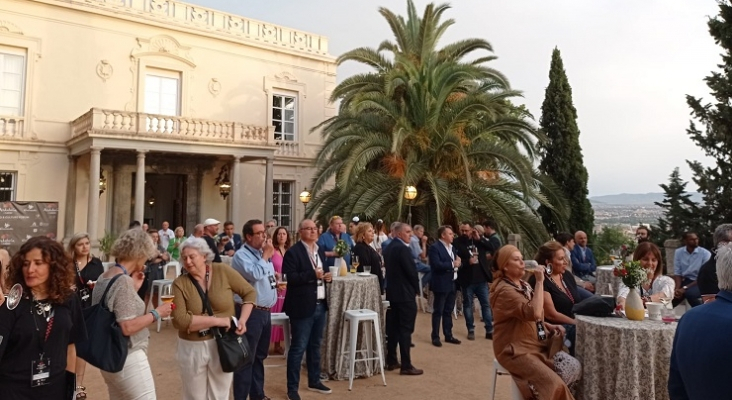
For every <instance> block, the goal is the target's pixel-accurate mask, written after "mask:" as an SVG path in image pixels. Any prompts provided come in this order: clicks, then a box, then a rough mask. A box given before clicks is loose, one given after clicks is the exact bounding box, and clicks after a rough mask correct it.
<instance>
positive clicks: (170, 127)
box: [0, 108, 274, 145]
mask: <svg viewBox="0 0 732 400" xmlns="http://www.w3.org/2000/svg"><path fill="white" fill-rule="evenodd" d="M0 121H1V120H0ZM273 131H274V129H273V127H265V126H252V125H245V124H242V123H239V122H230V121H214V120H207V119H201V118H189V117H179V116H169V115H157V114H147V113H135V112H128V111H116V110H105V109H100V108H92V109H91V110H89V111H88V112H87V113H85V114H84V115H82V116H80V117H79V118H77V119H75V120H74V121H72V122H71V137H72V138H74V137H77V136H79V135H83V134H88V135H97V136H121V137H132V138H140V137H145V138H156V139H173V140H180V141H186V142H190V141H197V142H212V143H222V142H223V143H231V144H248V145H268V144H274V132H273ZM0 132H1V131H0Z"/></svg>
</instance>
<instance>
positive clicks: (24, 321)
mask: <svg viewBox="0 0 732 400" xmlns="http://www.w3.org/2000/svg"><path fill="white" fill-rule="evenodd" d="M32 308H34V306H33V303H32V301H31V300H30V299H29V298H27V297H26V298H23V299H22V300H21V301H20V303H19V304H18V306H17V307H16V308H15V309H14V310H10V309H8V307H6V306H5V305H3V306H2V307H0V337H1V338H2V339H0V393H2V395H1V396H0V397H2V399H3V400H27V399H49V400H61V399H63V398H64V392H65V386H66V374H65V372H64V371H65V370H66V351H67V349H68V345H69V344H73V343H78V342H82V341H84V340H86V338H87V333H86V326H85V325H84V317H83V315H82V312H81V305H80V303H79V299H78V297H77V296H76V295H74V294H72V295H70V296H69V298H68V299H67V300H66V301H65V302H64V303H63V304H58V305H54V306H53V315H54V316H53V325H52V327H51V332H50V333H49V336H48V341H47V342H46V343H45V345H44V347H43V349H41V347H40V343H39V341H38V339H39V336H38V335H39V334H40V335H43V336H44V337H45V332H46V327H47V322H46V319H45V318H43V317H42V316H41V315H38V314H37V313H36V312H35V310H32ZM32 311H33V312H32ZM34 320H35V322H34ZM36 327H38V331H36ZM40 353H44V357H46V358H50V360H51V370H50V377H49V383H48V384H47V385H43V386H38V387H34V388H32V387H31V386H30V380H31V362H32V361H37V360H38V359H39V357H40Z"/></svg>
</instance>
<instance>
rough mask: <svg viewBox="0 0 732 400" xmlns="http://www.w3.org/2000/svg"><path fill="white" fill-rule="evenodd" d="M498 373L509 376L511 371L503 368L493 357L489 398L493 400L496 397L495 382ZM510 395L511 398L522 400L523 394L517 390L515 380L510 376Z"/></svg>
mask: <svg viewBox="0 0 732 400" xmlns="http://www.w3.org/2000/svg"><path fill="white" fill-rule="evenodd" d="M498 375H508V376H511V373H510V372H508V371H507V370H506V368H503V367H502V366H501V364H499V363H498V360H496V359H495V358H494V359H493V394H492V395H491V400H495V398H496V383H497V382H498ZM511 397H512V399H513V400H523V398H524V397H523V396H521V392H520V391H519V388H518V386H516V382H515V381H514V380H513V378H511Z"/></svg>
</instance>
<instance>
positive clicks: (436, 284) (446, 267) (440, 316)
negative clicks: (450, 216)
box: [427, 226, 461, 347]
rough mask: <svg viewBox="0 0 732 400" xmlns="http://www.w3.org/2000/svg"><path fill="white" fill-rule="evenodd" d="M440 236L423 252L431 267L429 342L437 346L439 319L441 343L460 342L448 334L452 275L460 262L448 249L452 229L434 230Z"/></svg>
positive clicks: (453, 300)
mask: <svg viewBox="0 0 732 400" xmlns="http://www.w3.org/2000/svg"><path fill="white" fill-rule="evenodd" d="M437 236H438V237H439V238H440V239H439V240H438V241H436V242H435V243H434V244H432V246H430V248H429V249H428V251H427V257H428V258H429V260H430V268H431V269H432V278H431V280H430V288H431V289H432V295H433V299H434V300H433V304H432V308H433V311H432V344H433V345H435V346H437V347H441V346H442V342H440V320H442V333H443V334H444V335H445V342H447V343H452V344H460V340H458V339H456V338H455V337H454V336H453V335H452V315H450V314H452V309H453V308H454V307H455V278H456V272H455V270H456V268H459V267H460V265H461V262H460V257H457V256H456V255H455V253H454V250H453V248H452V240H453V232H452V228H450V227H449V226H441V227H440V228H439V229H437Z"/></svg>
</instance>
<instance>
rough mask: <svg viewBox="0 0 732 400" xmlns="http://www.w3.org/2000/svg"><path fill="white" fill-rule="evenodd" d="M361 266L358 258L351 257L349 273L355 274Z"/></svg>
mask: <svg viewBox="0 0 732 400" xmlns="http://www.w3.org/2000/svg"><path fill="white" fill-rule="evenodd" d="M359 265H361V263H360V262H359V261H358V256H357V255H354V256H353V257H351V273H352V274H355V273H356V271H358V266H359Z"/></svg>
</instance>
